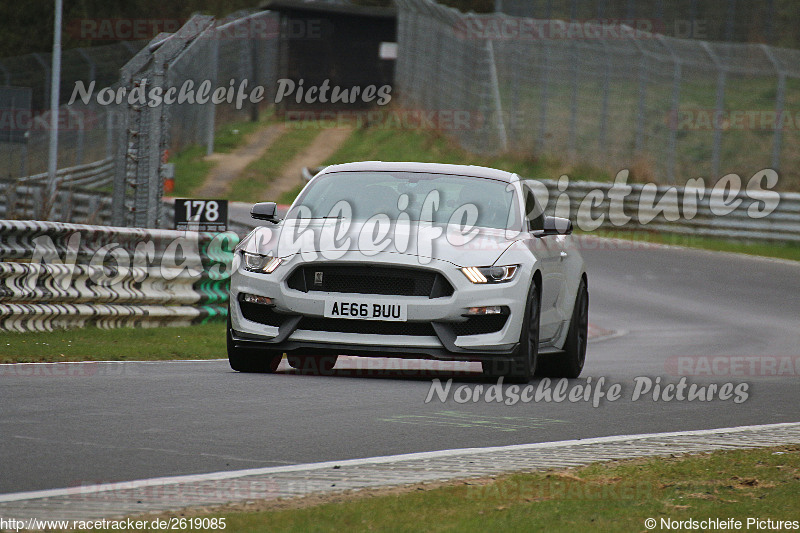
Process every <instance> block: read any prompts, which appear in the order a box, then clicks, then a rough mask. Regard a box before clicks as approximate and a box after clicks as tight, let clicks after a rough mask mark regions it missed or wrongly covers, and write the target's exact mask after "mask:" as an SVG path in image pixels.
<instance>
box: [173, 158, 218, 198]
mask: <svg viewBox="0 0 800 533" xmlns="http://www.w3.org/2000/svg"><path fill="white" fill-rule="evenodd" d="M205 154H206V149H205V148H204V147H202V146H190V147H188V148H186V149H185V150H182V151H181V152H179V153H177V154H175V155H174V156H172V157H171V158H170V162H171V163H174V164H175V188H174V189H173V191H172V193H171V194H169V196H174V197H176V198H182V197H186V196H191V195H192V191H194V190H195V189H197V188H198V187H200V186H201V185H202V184H203V182H204V181H205V179H206V176H207V175H208V173H209V171H210V170H211V169H212V168H213V167H214V163H212V162H211V161H206V160H205V159H204V158H203V157H204V156H205Z"/></svg>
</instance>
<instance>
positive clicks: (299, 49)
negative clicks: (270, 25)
mask: <svg viewBox="0 0 800 533" xmlns="http://www.w3.org/2000/svg"><path fill="white" fill-rule="evenodd" d="M261 8H263V9H269V10H272V11H275V12H277V13H279V14H280V51H279V61H278V78H279V79H284V80H287V79H288V80H291V83H287V82H284V83H283V85H281V83H280V82H279V84H278V87H277V89H276V97H277V96H279V95H280V94H281V89H283V93H284V94H286V93H287V92H289V94H288V95H286V96H284V98H283V99H282V100H281V101H280V103H279V104H278V109H279V110H280V111H283V112H286V111H297V110H302V111H310V110H314V111H318V110H363V109H366V108H369V107H372V106H374V105H375V104H376V101H377V99H378V97H377V96H373V97H372V98H369V96H370V95H371V93H372V89H370V90H369V91H367V92H368V94H367V98H364V91H365V90H366V89H367V88H368V87H369V86H375V88H380V87H383V86H391V85H392V82H393V79H394V63H395V62H394V58H395V57H396V50H397V45H396V42H397V12H396V10H395V9H394V8H380V7H365V6H355V5H351V4H336V3H331V2H322V1H314V0H312V1H303V0H271V1H268V2H265V3H263V4H261ZM301 80H302V82H303V83H302V85H301V83H300V81H301ZM326 80H327V83H326ZM323 86H327V87H329V88H330V89H329V90H328V93H327V94H326V96H327V99H328V100H329V101H328V102H327V103H323V102H320V101H319V98H318V93H319V90H316V91H313V92H312V94H310V95H309V96H310V98H309V99H310V100H315V101H312V102H307V101H306V99H305V97H306V96H307V90H308V89H309V88H312V87H316V88H320V87H323ZM337 87H338V88H339V89H340V90H341V91H344V90H347V91H348V93H347V101H346V102H345V101H342V100H340V101H339V102H336V103H333V102H331V101H330V100H331V97H332V96H333V91H334V88H337ZM353 88H357V89H356V90H354V89H353ZM290 89H293V90H292V91H290ZM301 90H302V91H303V95H302V96H303V99H302V100H301V103H298V102H297V101H296V97H297V95H298V93H300V91H301ZM341 91H340V92H339V96H340V98H341V97H343V96H344V93H342V92H341ZM355 93H357V94H355ZM365 100H367V101H365Z"/></svg>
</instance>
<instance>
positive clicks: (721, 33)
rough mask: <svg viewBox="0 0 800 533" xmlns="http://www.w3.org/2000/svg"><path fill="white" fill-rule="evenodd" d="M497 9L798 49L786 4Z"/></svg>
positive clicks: (709, 0) (610, 1)
mask: <svg viewBox="0 0 800 533" xmlns="http://www.w3.org/2000/svg"><path fill="white" fill-rule="evenodd" d="M778 3H781V4H782V6H779V5H778ZM494 5H495V10H496V11H500V12H503V13H505V14H507V15H512V16H515V17H531V18H540V19H566V20H576V19H582V20H589V19H607V20H610V19H624V20H629V21H637V20H638V21H642V22H643V23H645V24H648V25H651V26H652V27H653V28H654V29H655V30H657V31H658V32H659V33H663V34H664V35H669V36H671V37H679V38H693V39H704V40H708V41H725V42H753V41H754V40H755V41H757V42H765V43H767V44H771V45H782V46H792V47H796V46H797V45H798V44H800V42H799V41H798V40H797V35H796V32H795V31H794V28H793V26H794V21H793V20H792V18H793V17H791V16H787V11H789V13H791V11H790V10H791V7H790V10H787V9H786V7H789V6H790V3H789V2H787V1H782V0H777V2H776V0H767V1H766V2H741V1H740V0H678V1H675V0H672V1H669V0H637V1H635V2H634V1H633V0H495V1H494ZM792 11H793V10H792Z"/></svg>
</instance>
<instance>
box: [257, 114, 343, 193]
mask: <svg viewBox="0 0 800 533" xmlns="http://www.w3.org/2000/svg"><path fill="white" fill-rule="evenodd" d="M352 131H353V130H352V129H351V128H346V127H340V128H326V129H323V130H322V131H320V132H319V135H317V136H316V137H315V138H314V141H313V142H312V143H311V144H309V145H308V146H307V147H306V148H305V149H304V150H303V151H302V152H300V153H299V154H298V155H297V156H296V157H295V158H294V159H292V160H291V161H289V162H288V163H286V165H284V167H283V168H282V169H281V172H280V174H279V175H278V176H277V177H275V179H273V180H271V181H270V182H269V185H267V188H266V189H265V191H264V193H263V194H262V195H260V197H261V198H280V196H281V195H282V194H283V193H285V192H288V191H291V190H292V189H294V188H295V187H297V186H298V185H300V184H302V183H303V178H302V177H301V172H302V170H303V167H317V166H320V165H321V164H322V163H323V162H324V161H325V160H326V159H328V158H329V157H331V156H332V155H333V154H335V153H336V151H337V150H339V148H341V147H342V145H343V144H344V142H345V141H346V140H347V138H348V137H350V134H351V133H352Z"/></svg>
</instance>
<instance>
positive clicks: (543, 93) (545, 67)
mask: <svg viewBox="0 0 800 533" xmlns="http://www.w3.org/2000/svg"><path fill="white" fill-rule="evenodd" d="M542 48H543V52H544V53H543V55H542V69H541V70H542V72H541V75H540V76H539V83H540V85H541V90H540V93H539V139H538V142H537V145H538V149H539V151H540V152H542V151H544V147H545V141H546V139H547V97H548V96H549V94H548V92H549V89H550V87H549V86H550V43H549V42H548V41H547V37H545V38H544V39H543V40H542Z"/></svg>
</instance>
